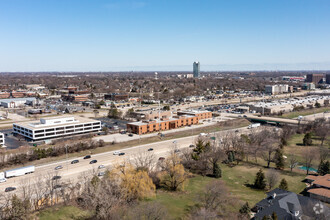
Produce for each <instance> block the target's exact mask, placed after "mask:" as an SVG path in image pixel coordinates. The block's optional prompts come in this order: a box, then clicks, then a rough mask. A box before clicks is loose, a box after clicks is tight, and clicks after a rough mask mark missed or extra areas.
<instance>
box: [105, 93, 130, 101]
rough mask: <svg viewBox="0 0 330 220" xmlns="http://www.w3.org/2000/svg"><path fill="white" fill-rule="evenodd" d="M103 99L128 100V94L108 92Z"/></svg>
mask: <svg viewBox="0 0 330 220" xmlns="http://www.w3.org/2000/svg"><path fill="white" fill-rule="evenodd" d="M104 99H105V100H112V101H121V100H128V94H120V93H110V94H105V95H104Z"/></svg>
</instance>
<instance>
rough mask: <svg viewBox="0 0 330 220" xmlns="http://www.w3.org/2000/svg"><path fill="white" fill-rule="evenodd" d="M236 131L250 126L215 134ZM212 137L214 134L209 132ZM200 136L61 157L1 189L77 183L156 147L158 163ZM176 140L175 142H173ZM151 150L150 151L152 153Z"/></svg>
mask: <svg viewBox="0 0 330 220" xmlns="http://www.w3.org/2000/svg"><path fill="white" fill-rule="evenodd" d="M235 130H239V133H247V132H249V130H248V129H247V127H244V128H240V129H233V130H227V131H220V132H217V133H215V134H216V135H219V134H220V135H224V134H225V133H227V132H233V131H235ZM210 136H213V135H210ZM197 137H198V136H197V135H195V136H189V137H183V138H178V139H172V140H166V141H160V142H156V143H151V144H145V145H139V146H135V147H130V148H126V149H122V150H120V152H124V153H125V155H124V156H118V155H113V153H114V151H109V152H104V153H100V154H95V155H91V156H92V157H91V158H90V159H83V158H82V157H79V158H70V159H69V160H68V161H67V160H62V161H58V162H52V163H48V164H44V165H40V166H37V167H36V169H35V172H34V173H32V174H27V175H24V176H19V177H13V178H9V179H7V182H4V183H0V192H1V193H5V194H6V195H9V194H13V193H16V194H18V195H19V194H20V193H22V186H23V185H24V186H26V185H29V184H31V185H35V184H39V185H41V184H42V182H44V183H45V182H46V181H47V180H50V179H51V178H52V177H53V176H56V175H58V176H61V179H60V180H59V182H71V183H72V182H73V183H74V182H78V181H79V179H80V177H82V176H83V174H84V175H86V174H87V175H89V176H92V174H93V173H94V174H95V173H98V172H100V171H104V169H103V170H98V166H99V165H101V164H102V165H104V166H106V168H110V167H111V166H112V165H114V164H118V165H119V164H121V163H122V162H123V161H124V160H133V159H134V158H135V157H136V155H139V154H141V153H145V152H148V149H149V148H153V149H154V150H153V151H151V152H152V153H153V154H154V155H155V160H156V161H155V162H157V160H158V158H159V157H165V158H166V156H168V154H169V151H170V150H171V149H174V147H175V148H177V149H182V148H186V147H189V145H190V144H193V143H194V142H195V139H196V138H197ZM174 141H175V143H173V142H174ZM149 153H150V152H149ZM75 159H77V160H79V163H76V164H71V161H72V160H75ZM91 160H97V163H95V164H89V162H90V161H91ZM59 165H62V166H63V168H62V169H60V170H55V167H56V166H59ZM6 187H16V188H17V189H16V190H15V191H12V192H4V191H5V188H6Z"/></svg>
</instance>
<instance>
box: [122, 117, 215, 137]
mask: <svg viewBox="0 0 330 220" xmlns="http://www.w3.org/2000/svg"><path fill="white" fill-rule="evenodd" d="M207 118H212V112H209V111H180V112H178V113H177V116H174V117H170V118H168V117H166V116H163V117H162V118H161V119H154V120H153V119H150V120H144V121H139V122H133V123H128V124H127V131H128V132H131V133H134V134H139V135H140V134H147V133H152V132H160V131H166V130H170V129H176V128H180V127H184V126H189V125H194V124H198V123H199V121H200V120H202V119H207Z"/></svg>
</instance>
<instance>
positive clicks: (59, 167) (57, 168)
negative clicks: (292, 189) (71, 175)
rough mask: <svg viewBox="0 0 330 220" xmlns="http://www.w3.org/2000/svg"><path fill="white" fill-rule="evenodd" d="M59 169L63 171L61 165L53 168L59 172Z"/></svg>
mask: <svg viewBox="0 0 330 220" xmlns="http://www.w3.org/2000/svg"><path fill="white" fill-rule="evenodd" d="M60 169H63V166H62V165H59V166H57V167H55V170H60Z"/></svg>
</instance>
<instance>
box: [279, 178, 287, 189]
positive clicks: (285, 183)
mask: <svg viewBox="0 0 330 220" xmlns="http://www.w3.org/2000/svg"><path fill="white" fill-rule="evenodd" d="M278 188H280V189H284V190H288V189H289V187H288V182H287V181H286V180H285V179H284V178H283V179H282V180H281V182H280V185H279V187H278Z"/></svg>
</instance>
